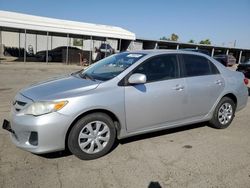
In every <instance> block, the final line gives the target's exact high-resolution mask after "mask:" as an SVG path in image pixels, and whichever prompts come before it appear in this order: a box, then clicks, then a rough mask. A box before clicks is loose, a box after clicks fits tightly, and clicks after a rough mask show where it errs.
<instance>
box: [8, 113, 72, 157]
mask: <svg viewBox="0 0 250 188" xmlns="http://www.w3.org/2000/svg"><path fill="white" fill-rule="evenodd" d="M70 124H71V118H70V117H69V116H66V115H63V114H60V113H58V112H53V113H50V114H46V115H42V116H37V117H35V116H32V115H16V114H13V115H12V118H11V120H10V122H9V125H8V121H6V120H5V121H4V123H3V128H4V129H6V130H8V131H9V132H10V136H11V140H12V142H13V143H14V144H15V145H16V146H17V147H19V148H21V149H24V150H26V151H29V152H32V153H37V154H42V153H49V152H54V151H60V150H63V149H65V137H66V133H67V130H68V128H69V126H70Z"/></svg>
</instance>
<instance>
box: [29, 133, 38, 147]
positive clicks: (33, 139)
mask: <svg viewBox="0 0 250 188" xmlns="http://www.w3.org/2000/svg"><path fill="white" fill-rule="evenodd" d="M29 143H30V144H31V145H33V146H37V145H38V135H37V132H31V133H30V138H29Z"/></svg>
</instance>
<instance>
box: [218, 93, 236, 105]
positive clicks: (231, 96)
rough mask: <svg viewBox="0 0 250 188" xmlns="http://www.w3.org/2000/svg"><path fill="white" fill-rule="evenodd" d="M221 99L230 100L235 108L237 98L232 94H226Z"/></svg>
mask: <svg viewBox="0 0 250 188" xmlns="http://www.w3.org/2000/svg"><path fill="white" fill-rule="evenodd" d="M223 97H228V98H230V99H232V100H233V102H234V104H235V108H237V102H238V101H237V97H236V96H235V95H234V94H233V93H227V94H225V95H224V96H223ZM223 97H222V98H223Z"/></svg>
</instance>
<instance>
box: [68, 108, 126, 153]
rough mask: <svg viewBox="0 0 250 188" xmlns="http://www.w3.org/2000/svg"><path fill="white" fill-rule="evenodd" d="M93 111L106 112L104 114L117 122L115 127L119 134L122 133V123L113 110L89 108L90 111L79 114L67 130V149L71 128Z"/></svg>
mask: <svg viewBox="0 0 250 188" xmlns="http://www.w3.org/2000/svg"><path fill="white" fill-rule="evenodd" d="M93 113H104V114H107V115H108V116H109V117H110V118H111V119H112V120H113V122H114V124H115V129H116V131H117V136H118V135H119V133H120V130H121V124H120V121H119V119H118V117H117V116H116V115H115V114H114V113H113V112H111V111H109V110H106V109H93V110H89V111H86V112H83V113H82V114H80V115H79V116H77V117H76V118H75V119H74V121H73V122H72V123H71V124H70V126H69V128H68V130H67V132H66V136H65V141H64V142H65V149H68V142H67V141H68V137H69V133H70V131H71V129H72V128H73V126H74V125H75V123H76V122H77V121H78V120H79V119H81V118H82V117H84V116H87V115H89V114H93Z"/></svg>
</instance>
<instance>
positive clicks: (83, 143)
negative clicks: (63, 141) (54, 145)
mask: <svg viewBox="0 0 250 188" xmlns="http://www.w3.org/2000/svg"><path fill="white" fill-rule="evenodd" d="M115 138H116V129H115V125H114V122H113V120H112V119H111V118H110V117H109V116H108V115H106V114H104V113H93V114H89V115H87V116H84V117H83V118H81V119H79V120H78V121H77V122H76V124H75V125H74V127H73V128H72V129H71V131H70V133H69V137H68V148H69V150H70V151H71V152H72V153H73V154H74V155H75V156H77V157H78V158H80V159H83V160H91V159H96V158H99V157H102V156H103V155H105V154H107V153H108V152H109V151H110V149H111V148H112V146H113V144H114V142H115Z"/></svg>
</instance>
